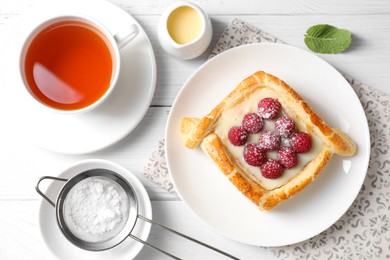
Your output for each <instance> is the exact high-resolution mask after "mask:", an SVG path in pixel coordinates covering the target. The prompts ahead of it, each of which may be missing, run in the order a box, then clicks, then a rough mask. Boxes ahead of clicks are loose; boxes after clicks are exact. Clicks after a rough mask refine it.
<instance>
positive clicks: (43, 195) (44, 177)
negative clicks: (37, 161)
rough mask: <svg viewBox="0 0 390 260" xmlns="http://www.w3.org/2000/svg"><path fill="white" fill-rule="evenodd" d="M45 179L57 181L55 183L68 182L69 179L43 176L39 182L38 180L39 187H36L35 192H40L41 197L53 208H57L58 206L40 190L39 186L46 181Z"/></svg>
mask: <svg viewBox="0 0 390 260" xmlns="http://www.w3.org/2000/svg"><path fill="white" fill-rule="evenodd" d="M45 179H51V180H55V181H64V182H66V181H68V179H63V178H57V177H51V176H43V177H41V178H40V179H39V180H38V183H37V185H36V186H35V190H36V191H37V192H38V194H39V195H41V196H42V197H43V198H44V199H45V200H46V201H47V202H49V203H50V204H51V205H52V206H53V207H55V206H56V204H55V203H54V202H53V201H52V200H50V199H49V198H48V197H47V196H46V195H45V194H44V193H43V192H42V191H41V190H40V189H39V184H40V183H41V181H43V180H45Z"/></svg>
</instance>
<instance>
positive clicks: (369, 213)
mask: <svg viewBox="0 0 390 260" xmlns="http://www.w3.org/2000/svg"><path fill="white" fill-rule="evenodd" d="M257 42H279V43H281V41H280V40H278V39H277V38H275V37H273V36H271V35H269V34H267V33H266V32H264V31H262V30H260V29H259V28H256V27H254V26H251V25H249V24H247V23H245V22H242V21H240V20H237V19H235V20H233V21H232V22H231V23H230V24H229V25H228V27H227V28H226V29H225V31H224V32H223V33H222V35H221V37H220V39H219V40H218V42H217V44H216V45H215V47H214V49H213V51H212V53H211V55H210V58H212V57H214V56H215V55H218V54H219V53H221V52H223V51H225V50H227V49H230V48H234V47H236V46H240V45H244V44H248V43H257ZM345 78H346V79H347V81H348V82H349V83H350V84H351V86H352V88H353V89H354V90H355V92H356V93H357V95H358V97H359V99H360V102H361V103H362V106H363V108H364V110H365V113H366V116H367V119H368V125H369V128H370V136H371V158H370V163H369V167H368V172H367V177H366V179H365V181H364V184H363V186H362V188H361V190H360V192H359V194H358V196H357V198H356V200H355V202H354V203H353V204H352V206H351V207H350V208H349V210H348V211H347V212H346V213H345V214H344V216H343V217H341V218H340V219H339V220H338V221H337V222H336V223H335V224H334V225H333V226H331V227H330V228H328V229H327V230H325V231H323V232H322V233H321V234H319V235H317V236H315V237H313V238H310V239H308V240H306V241H303V242H301V243H298V244H294V245H291V246H284V247H276V248H268V250H270V251H271V252H272V253H273V254H274V255H275V256H276V257H278V258H279V259H292V258H293V259H295V258H300V259H390V214H389V212H390V157H389V152H390V151H389V150H390V97H389V96H387V95H385V94H384V93H381V92H379V91H377V90H375V89H372V88H370V87H368V86H366V85H363V84H362V83H360V82H358V81H357V80H355V79H353V78H351V77H349V76H345ZM143 175H144V176H145V177H146V178H148V179H150V180H152V181H154V182H155V183H157V184H158V185H160V186H161V187H162V188H164V189H165V190H167V191H169V192H174V187H173V184H172V181H171V179H170V176H169V172H168V169H167V166H166V161H165V151H164V139H162V140H161V141H160V142H159V143H158V146H157V149H156V150H155V151H154V152H153V154H152V156H151V157H150V160H149V162H148V164H147V165H146V166H145V168H144V171H143Z"/></svg>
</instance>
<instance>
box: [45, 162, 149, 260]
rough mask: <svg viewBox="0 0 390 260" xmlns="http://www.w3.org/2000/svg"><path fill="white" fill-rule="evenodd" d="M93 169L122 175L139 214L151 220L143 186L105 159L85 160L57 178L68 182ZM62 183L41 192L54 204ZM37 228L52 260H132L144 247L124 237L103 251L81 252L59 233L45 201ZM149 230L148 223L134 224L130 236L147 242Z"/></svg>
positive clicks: (57, 182) (56, 182)
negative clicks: (50, 253) (54, 259)
mask: <svg viewBox="0 0 390 260" xmlns="http://www.w3.org/2000/svg"><path fill="white" fill-rule="evenodd" d="M94 168H103V169H109V170H112V171H114V172H116V173H118V174H120V175H121V176H123V177H124V178H125V179H126V180H127V181H128V182H129V183H130V185H131V186H132V187H133V188H134V191H135V193H136V196H137V199H138V206H139V207H138V213H139V214H140V215H141V216H144V217H146V218H149V219H152V206H151V203H150V199H149V196H148V193H147V192H146V190H145V187H144V186H143V185H142V183H141V182H140V181H139V180H138V179H137V178H136V177H135V176H134V175H133V174H131V172H129V171H128V170H126V169H125V168H123V167H122V166H119V165H117V164H114V163H112V162H109V161H105V160H85V161H81V162H79V163H77V164H74V165H73V166H71V167H70V168H68V169H66V170H65V171H64V172H62V173H61V174H60V175H59V176H58V177H60V178H65V179H69V178H71V177H73V176H74V175H76V174H78V173H80V172H83V171H86V170H89V169H94ZM63 184H64V183H63V182H60V181H53V182H52V183H51V184H50V186H49V187H48V189H47V190H46V191H45V192H44V193H45V194H46V195H47V196H48V197H49V198H50V199H51V200H53V201H54V202H55V200H56V197H57V195H58V192H59V191H60V189H61V187H62V185H63ZM39 226H40V230H41V234H42V238H43V240H44V241H45V243H46V245H47V246H48V248H49V250H50V251H51V252H52V254H53V258H54V257H55V258H57V259H64V260H68V259H69V260H71V259H84V260H88V259H93V260H100V259H101V260H105V259H117V260H120V259H126V260H127V259H133V258H134V257H135V256H136V255H137V254H138V253H139V252H140V251H141V249H142V247H143V245H142V244H141V243H139V242H137V241H135V240H133V239H131V238H126V239H125V240H124V241H123V242H122V243H121V244H119V245H117V246H116V247H114V248H111V249H108V250H105V251H100V252H92V251H87V250H83V249H80V248H78V247H76V246H74V245H73V244H72V243H71V242H69V241H68V240H67V239H66V238H65V237H64V235H63V234H62V233H61V231H60V229H59V228H58V226H57V222H56V213H55V209H54V207H52V206H51V205H50V204H49V203H48V202H47V201H46V200H44V199H42V203H41V207H40V211H39ZM150 228H151V225H150V224H149V223H146V222H143V221H137V224H136V225H135V227H134V229H133V230H132V231H131V234H132V235H134V236H136V237H138V238H140V239H142V240H144V241H146V240H147V238H148V236H149V233H150Z"/></svg>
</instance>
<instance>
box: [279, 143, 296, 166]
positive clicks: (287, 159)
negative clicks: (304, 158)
mask: <svg viewBox="0 0 390 260" xmlns="http://www.w3.org/2000/svg"><path fill="white" fill-rule="evenodd" d="M278 156H279V162H280V164H281V165H282V166H283V167H284V168H287V169H290V168H293V167H295V166H297V164H298V156H297V153H296V152H295V150H294V149H293V148H291V147H287V146H284V147H281V148H280V149H279V151H278Z"/></svg>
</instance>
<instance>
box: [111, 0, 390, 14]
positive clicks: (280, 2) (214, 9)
mask: <svg viewBox="0 0 390 260" xmlns="http://www.w3.org/2000/svg"><path fill="white" fill-rule="evenodd" d="M110 1H111V2H112V3H115V4H117V5H118V6H120V7H122V8H123V9H125V10H126V11H128V12H130V13H133V14H144V15H146V14H147V15H152V14H153V15H155V14H160V13H161V12H162V11H163V10H165V9H166V8H167V7H168V6H169V5H171V4H172V3H175V2H176V1H175V0H168V1H159V0H153V1H137V0H110ZM192 2H194V3H196V4H198V5H199V6H201V7H202V8H203V9H204V10H205V11H206V12H207V13H209V14H211V15H221V14H222V15H226V14H231V15H236V14H240V15H242V14H245V15H253V14H256V15H269V14H277V15H305V14H316V15H323V14H330V15H345V14H354V15H355V14H389V13H390V8H389V3H388V2H386V1H382V0H373V1H365V0H356V1H354V2H350V1H338V0H329V1H321V0H314V1H306V0H295V1H289V0H274V1H267V0H245V1H237V0H220V1H213V0H208V1H205V0H194V1H192ZM352 4H353V6H352Z"/></svg>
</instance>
